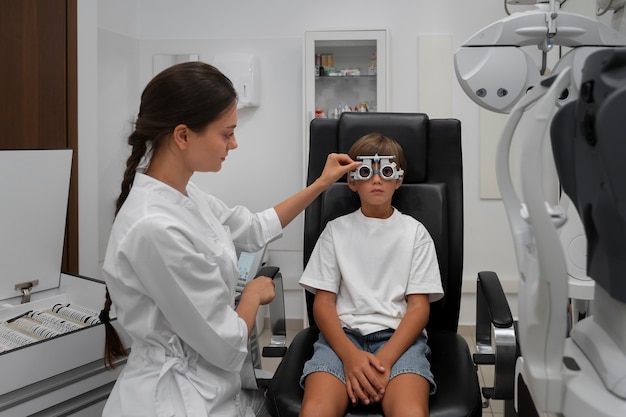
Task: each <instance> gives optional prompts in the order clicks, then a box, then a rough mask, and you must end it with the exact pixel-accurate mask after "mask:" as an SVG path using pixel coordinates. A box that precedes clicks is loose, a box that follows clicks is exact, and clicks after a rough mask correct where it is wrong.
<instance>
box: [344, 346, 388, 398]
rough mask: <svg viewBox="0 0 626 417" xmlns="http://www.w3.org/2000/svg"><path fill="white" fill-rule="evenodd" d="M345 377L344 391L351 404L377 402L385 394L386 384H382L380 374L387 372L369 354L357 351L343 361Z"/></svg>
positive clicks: (374, 357)
mask: <svg viewBox="0 0 626 417" xmlns="http://www.w3.org/2000/svg"><path fill="white" fill-rule="evenodd" d="M343 368H344V374H345V376H346V390H347V392H348V398H350V401H351V402H352V404H356V403H357V402H358V401H361V402H362V403H363V404H371V403H372V402H379V401H380V400H382V398H383V394H384V393H385V387H386V386H387V384H386V383H385V384H383V383H382V382H381V380H382V374H384V373H387V375H388V371H386V370H385V368H384V367H383V366H382V363H381V362H380V361H379V360H378V359H377V358H376V356H374V355H372V354H371V353H368V352H364V351H362V350H358V351H357V352H356V353H355V354H354V355H351V356H350V357H349V358H347V359H345V360H344V361H343Z"/></svg>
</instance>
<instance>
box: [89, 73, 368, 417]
mask: <svg viewBox="0 0 626 417" xmlns="http://www.w3.org/2000/svg"><path fill="white" fill-rule="evenodd" d="M236 103H237V95H236V92H235V90H234V88H233V86H232V83H231V82H230V81H229V80H228V78H226V77H225V76H224V75H223V74H222V73H220V72H219V71H218V70H217V69H215V68H214V67H212V66H210V65H208V64H204V63H200V62H191V63H184V64H178V65H175V66H173V67H170V68H168V69H166V70H165V71H163V72H162V73H160V74H159V75H157V76H156V77H155V78H154V79H153V80H152V81H150V83H148V85H147V86H146V88H145V90H144V92H143V94H142V96H141V104H140V110H139V114H138V116H137V120H136V122H135V130H134V132H133V133H132V134H131V135H130V136H129V139H128V143H129V145H130V146H131V147H132V151H131V155H130V157H129V159H128V161H127V164H126V172H125V174H124V179H123V182H122V192H121V194H120V197H119V199H118V201H117V213H116V218H115V222H114V224H113V228H112V231H111V236H110V240H109V244H108V247H107V252H106V256H105V260H104V267H103V271H104V277H105V280H106V283H107V288H108V291H109V293H110V298H109V296H108V294H107V304H106V305H105V309H104V310H103V311H102V313H101V315H100V316H101V319H102V321H104V322H108V319H109V317H108V311H109V307H110V300H111V299H112V300H113V303H114V305H115V308H116V315H117V320H118V323H119V324H120V325H121V326H122V327H123V328H124V330H125V331H126V333H128V335H129V336H130V338H131V340H132V344H131V346H130V348H131V350H130V355H129V357H128V361H127V364H126V366H125V367H124V369H123V370H122V373H121V375H120V377H119V378H118V380H117V382H116V384H115V387H114V388H113V391H112V393H111V395H110V397H109V399H108V401H107V403H106V406H105V409H104V412H103V415H104V416H125V417H129V416H142V417H145V416H187V415H189V416H191V415H193V416H209V415H210V416H212V417H215V416H228V417H233V416H254V415H255V414H257V415H260V414H263V407H262V405H263V396H262V394H261V395H259V393H258V392H249V391H246V390H241V380H240V376H239V371H240V370H241V368H242V365H243V362H244V359H245V357H246V354H247V339H248V335H249V334H250V331H251V329H252V327H253V325H254V322H255V317H256V313H257V309H258V307H259V305H263V304H267V303H269V302H270V301H271V300H272V298H273V297H274V285H273V282H272V281H271V279H270V278H267V277H262V278H258V279H255V280H253V281H251V282H250V283H248V285H246V287H245V288H244V291H243V294H242V296H241V299H240V301H239V303H238V306H237V308H235V307H234V294H235V284H236V280H237V277H238V272H237V258H236V253H235V247H239V248H241V249H243V250H247V251H254V250H258V249H260V248H261V247H262V246H264V245H266V244H267V243H269V242H271V241H272V240H274V239H277V238H278V237H280V236H281V234H282V229H283V227H285V226H286V225H287V224H288V223H289V222H291V220H293V219H294V217H295V216H297V215H298V214H299V213H300V212H301V211H302V210H303V209H304V208H305V207H306V206H307V205H308V204H310V203H311V202H312V201H313V199H315V198H316V197H317V196H318V195H319V194H320V193H321V192H322V191H323V190H325V189H326V188H327V187H328V186H330V185H331V184H332V183H333V182H335V181H336V180H337V179H339V178H340V177H341V176H342V175H343V174H345V173H347V172H348V171H350V170H353V169H355V167H356V166H357V163H356V162H353V161H352V160H351V159H350V158H349V157H348V156H346V155H340V154H332V155H329V158H328V161H327V164H326V167H325V169H324V172H323V173H322V175H321V176H320V177H319V178H318V179H317V181H315V182H314V183H313V184H312V185H311V186H309V187H307V188H305V189H304V190H302V191H300V192H299V193H297V194H295V195H294V196H292V197H290V198H288V199H287V200H285V201H283V202H282V203H280V204H278V205H277V206H275V207H274V208H271V209H267V210H265V211H262V212H260V213H252V212H250V211H249V210H247V209H245V208H243V207H239V206H238V207H234V208H230V207H227V206H226V205H225V204H224V203H223V202H221V201H220V200H218V199H217V198H215V197H212V196H210V195H208V194H206V193H204V192H202V191H201V190H200V189H198V187H196V186H195V185H194V184H193V183H191V182H189V179H190V177H191V176H192V174H193V173H194V172H196V171H198V172H217V171H219V170H220V169H221V167H222V163H224V161H225V160H226V157H227V156H228V153H229V151H230V150H233V149H235V148H237V146H238V144H237V140H236V138H235V134H234V131H235V127H236V125H237V106H236ZM142 167H145V168H142ZM225 180H226V181H227V180H228V179H226V178H225ZM111 329H112V328H111V326H110V323H109V326H108V330H107V347H106V355H105V356H106V358H107V359H108V360H109V361H112V360H113V359H115V357H117V356H119V355H120V354H123V353H125V352H124V348H123V347H122V346H121V345H119V344H116V340H115V337H114V336H115V335H114V334H112V333H111V332H110V331H111ZM117 341H119V340H117Z"/></svg>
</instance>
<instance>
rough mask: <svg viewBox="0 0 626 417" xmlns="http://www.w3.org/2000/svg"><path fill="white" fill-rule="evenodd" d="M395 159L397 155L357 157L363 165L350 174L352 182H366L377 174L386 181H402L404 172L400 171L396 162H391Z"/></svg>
mask: <svg viewBox="0 0 626 417" xmlns="http://www.w3.org/2000/svg"><path fill="white" fill-rule="evenodd" d="M395 158H396V156H395V155H390V156H379V155H378V154H376V155H373V156H369V155H368V156H357V157H356V159H357V161H363V164H362V165H361V166H359V168H358V169H357V170H355V171H352V172H351V173H350V181H355V180H360V181H366V180H369V179H370V178H372V176H373V175H376V174H378V175H380V177H381V178H382V179H384V180H388V181H391V180H398V181H402V175H404V170H403V169H398V168H397V164H396V163H395V162H391V160H392V159H395ZM372 164H376V165H377V166H378V169H376V168H374V167H372Z"/></svg>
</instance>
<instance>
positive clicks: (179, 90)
mask: <svg viewBox="0 0 626 417" xmlns="http://www.w3.org/2000/svg"><path fill="white" fill-rule="evenodd" d="M236 102H237V92H236V91H235V88H234V87H233V84H232V82H231V81H230V80H229V79H228V78H227V77H226V76H225V75H224V74H222V73H221V72H220V71H219V70H218V69H217V68H215V67H213V66H211V65H209V64H205V63H202V62H185V63H182V64H177V65H174V66H171V67H169V68H167V69H165V70H163V71H162V72H161V73H159V74H157V75H156V76H155V77H154V78H153V79H152V80H151V81H150V82H149V83H148V85H146V87H145V89H144V91H143V93H142V94H141V103H140V106H139V114H138V115H137V120H136V121H135V126H134V127H135V129H134V130H133V132H132V133H131V134H130V136H129V137H128V144H129V145H130V147H131V153H130V156H129V157H128V160H127V161H126V170H125V172H124V177H123V180H122V187H121V188H122V189H121V192H120V195H119V197H118V198H117V201H116V205H115V215H117V214H118V213H119V211H120V209H121V207H122V205H123V204H124V202H125V201H126V198H127V197H128V194H129V193H130V190H131V188H132V186H133V182H134V180H135V172H136V171H137V168H138V167H139V164H140V163H141V162H142V161H143V160H144V159H147V158H150V156H151V155H152V154H154V152H156V151H157V150H158V149H159V148H160V147H161V146H162V144H163V142H164V139H165V138H167V137H168V136H169V135H170V134H171V133H172V132H173V131H174V129H175V128H176V126H178V125H181V124H184V125H186V126H187V127H188V128H189V129H191V130H193V131H194V132H198V133H200V132H202V130H203V129H204V128H206V126H207V125H208V124H209V123H211V122H213V121H215V120H217V119H218V118H219V117H220V116H221V115H222V114H223V113H224V111H226V110H227V109H229V108H230V107H231V106H232V105H234V104H235V103H236ZM111 304H112V303H111V297H110V295H109V290H108V288H107V291H106V302H105V304H104V308H103V310H102V312H101V313H100V317H101V321H102V322H103V323H104V324H105V326H106V343H105V352H104V361H105V365H106V366H107V367H110V368H114V367H115V365H114V360H115V359H116V358H118V357H121V356H126V355H127V354H128V352H127V350H126V349H125V348H124V346H123V343H122V341H121V340H120V338H119V335H118V334H117V332H116V331H115V329H114V328H113V326H112V325H111V323H110V322H109V311H110V307H111Z"/></svg>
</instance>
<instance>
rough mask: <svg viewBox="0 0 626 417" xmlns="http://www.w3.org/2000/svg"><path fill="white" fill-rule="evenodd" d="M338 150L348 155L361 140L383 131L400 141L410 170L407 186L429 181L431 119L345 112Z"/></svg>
mask: <svg viewBox="0 0 626 417" xmlns="http://www.w3.org/2000/svg"><path fill="white" fill-rule="evenodd" d="M337 129H338V130H337V137H338V151H339V152H348V150H349V149H350V147H351V146H352V145H353V144H354V142H356V141H357V140H358V139H359V138H360V137H362V136H364V135H367V134H369V133H372V132H379V133H382V134H383V135H385V136H389V137H390V138H392V139H394V140H396V141H397V142H398V143H399V144H400V146H402V149H403V150H404V156H405V158H406V161H407V165H408V167H407V168H406V169H405V171H404V179H403V182H404V183H407V184H408V183H420V182H424V181H425V180H426V172H427V165H426V164H427V163H428V158H427V150H428V149H427V143H426V140H427V137H428V116H427V115H425V114H409V113H343V114H342V115H341V118H340V119H339V124H338V128H337Z"/></svg>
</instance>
